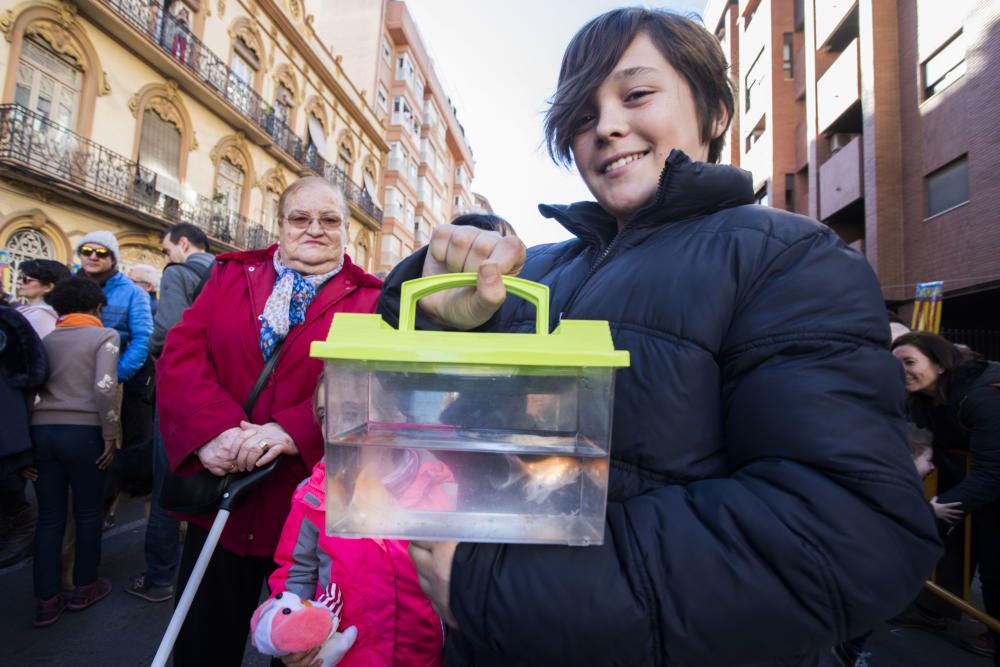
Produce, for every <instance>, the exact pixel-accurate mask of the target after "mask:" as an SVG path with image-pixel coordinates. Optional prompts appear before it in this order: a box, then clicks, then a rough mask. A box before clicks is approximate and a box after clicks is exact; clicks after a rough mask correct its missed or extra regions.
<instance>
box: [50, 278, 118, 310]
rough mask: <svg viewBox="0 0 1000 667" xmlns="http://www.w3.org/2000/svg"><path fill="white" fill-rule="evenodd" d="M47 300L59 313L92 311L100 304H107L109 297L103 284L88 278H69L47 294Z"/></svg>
mask: <svg viewBox="0 0 1000 667" xmlns="http://www.w3.org/2000/svg"><path fill="white" fill-rule="evenodd" d="M45 302H46V303H48V304H49V305H50V306H52V307H53V308H55V309H56V312H57V313H59V315H69V314H70V313H92V312H94V311H95V310H97V307H98V306H106V305H107V304H108V298H107V297H106V296H104V291H103V290H102V289H101V286H100V285H98V284H97V283H95V282H94V281H93V280H89V279H87V278H69V279H68V280H64V281H62V282H61V283H59V284H58V285H56V286H55V287H54V288H53V289H52V291H51V292H49V293H48V294H46V295H45Z"/></svg>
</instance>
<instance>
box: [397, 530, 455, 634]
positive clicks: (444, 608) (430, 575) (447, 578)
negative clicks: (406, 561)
mask: <svg viewBox="0 0 1000 667" xmlns="http://www.w3.org/2000/svg"><path fill="white" fill-rule="evenodd" d="M457 548H458V542H410V548H409V552H410V560H412V561H413V567H415V568H416V570H417V581H418V582H419V583H420V590H422V591H423V592H424V595H426V596H427V597H428V598H429V599H430V601H431V606H432V607H434V611H436V612H437V614H438V616H440V617H441V618H442V619H443V620H444V622H445V623H447V624H448V625H450V626H451V627H453V628H455V629H458V621H456V620H455V616H454V615H453V614H452V613H451V607H450V606H449V604H448V596H449V594H450V592H451V563H452V561H453V560H455V549H457Z"/></svg>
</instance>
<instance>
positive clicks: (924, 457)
mask: <svg viewBox="0 0 1000 667" xmlns="http://www.w3.org/2000/svg"><path fill="white" fill-rule="evenodd" d="M933 457H934V450H933V449H925V450H924V451H922V452H920V456H918V457H917V458H915V459H913V465H915V466H917V474H918V475H920V479H923V478H924V477H927V475H929V474H931V473H932V472H934V461H933V460H932V459H933Z"/></svg>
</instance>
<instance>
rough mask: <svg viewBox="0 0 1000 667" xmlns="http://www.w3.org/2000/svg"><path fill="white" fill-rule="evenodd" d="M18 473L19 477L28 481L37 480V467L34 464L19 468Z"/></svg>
mask: <svg viewBox="0 0 1000 667" xmlns="http://www.w3.org/2000/svg"><path fill="white" fill-rule="evenodd" d="M18 473H19V474H20V475H21V479H24V480H27V481H29V482H37V481H38V468H36V467H35V466H25V467H23V468H21V469H20V470H19V471H18Z"/></svg>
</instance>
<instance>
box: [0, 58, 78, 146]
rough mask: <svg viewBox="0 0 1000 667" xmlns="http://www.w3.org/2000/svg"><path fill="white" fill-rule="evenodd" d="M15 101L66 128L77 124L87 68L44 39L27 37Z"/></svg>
mask: <svg viewBox="0 0 1000 667" xmlns="http://www.w3.org/2000/svg"><path fill="white" fill-rule="evenodd" d="M16 77H17V82H16V85H15V87H14V103H15V104H20V105H21V106H23V107H27V108H28V109H31V110H32V111H34V112H36V113H37V114H38V115H40V116H44V117H45V118H46V119H48V120H50V121H52V122H53V123H55V124H57V125H61V126H62V127H66V128H73V127H74V125H75V124H76V114H77V111H78V109H79V106H80V88H81V86H82V85H83V70H82V69H80V67H79V65H77V64H76V63H75V62H73V61H72V60H68V59H66V58H63V57H62V56H59V55H57V54H56V53H54V52H53V51H52V50H50V49H49V48H48V47H47V46H45V45H43V44H42V43H41V42H36V41H35V40H34V39H31V38H29V39H26V40H24V46H22V47H21V54H20V58H19V59H18V63H17V75H16Z"/></svg>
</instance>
